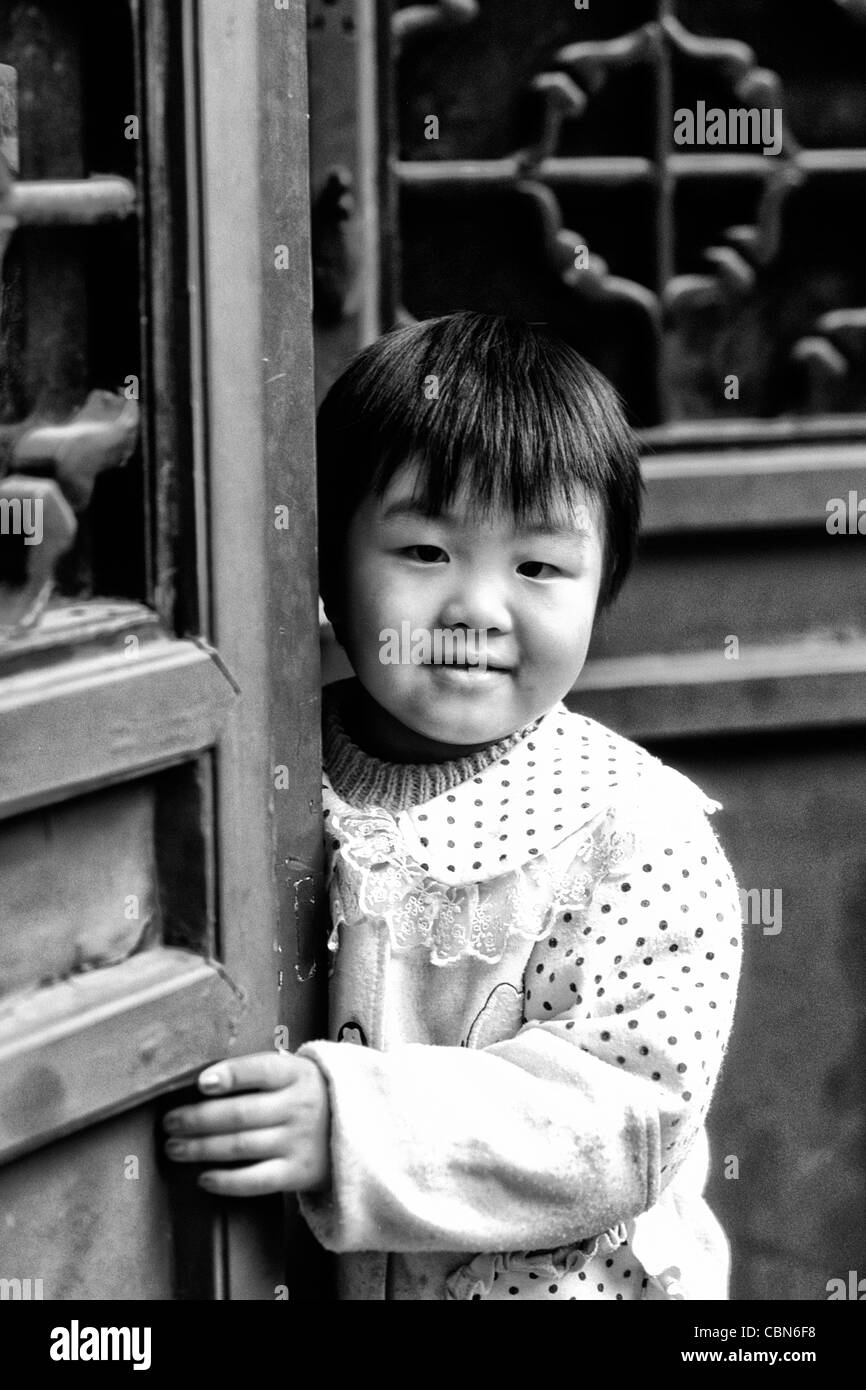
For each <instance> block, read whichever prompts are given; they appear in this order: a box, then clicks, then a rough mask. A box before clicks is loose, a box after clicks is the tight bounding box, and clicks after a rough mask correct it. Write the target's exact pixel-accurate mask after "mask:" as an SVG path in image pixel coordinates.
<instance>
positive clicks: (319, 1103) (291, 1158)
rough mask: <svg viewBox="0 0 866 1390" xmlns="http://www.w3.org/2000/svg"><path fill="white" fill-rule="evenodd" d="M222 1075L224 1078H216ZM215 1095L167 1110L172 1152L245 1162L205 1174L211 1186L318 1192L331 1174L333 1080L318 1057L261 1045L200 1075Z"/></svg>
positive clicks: (200, 1159)
mask: <svg viewBox="0 0 866 1390" xmlns="http://www.w3.org/2000/svg"><path fill="white" fill-rule="evenodd" d="M211 1078H214V1079H215V1080H216V1081H217V1084H214V1083H213V1082H212V1081H211ZM198 1084H199V1088H200V1089H201V1090H202V1091H204V1092H205V1094H206V1095H209V1096H217V1095H218V1096H229V1095H230V1094H231V1093H232V1092H238V1091H247V1092H252V1094H250V1095H235V1096H234V1097H233V1098H232V1099H226V1100H206V1101H202V1102H200V1103H199V1104H197V1105H184V1106H182V1107H181V1108H180V1109H179V1110H171V1111H169V1113H168V1114H167V1115H166V1116H165V1120H164V1124H165V1128H166V1130H167V1131H168V1132H169V1134H170V1135H171V1136H172V1138H171V1139H169V1140H168V1142H167V1144H166V1146H165V1151H166V1153H167V1154H168V1156H169V1158H173V1159H176V1160H177V1161H178V1162H179V1163H238V1162H243V1161H244V1160H247V1161H248V1164H249V1166H246V1167H243V1168H230V1169H219V1168H216V1169H209V1170H208V1171H206V1172H204V1173H202V1174H201V1176H200V1177H199V1184H200V1185H201V1186H202V1187H204V1188H206V1189H207V1191H208V1192H217V1193H219V1194H221V1195H222V1196H226V1197H259V1196H262V1195H263V1194H265V1193H268V1192H316V1191H320V1190H321V1189H322V1188H324V1187H327V1186H328V1183H329V1181H330V1155H329V1137H330V1134H329V1131H330V1120H331V1108H330V1103H329V1100H328V1086H327V1082H326V1081H325V1078H324V1076H323V1075H322V1073H321V1071H320V1070H319V1068H318V1067H317V1066H316V1064H315V1062H311V1061H310V1060H309V1059H308V1058H306V1057H293V1056H291V1055H290V1054H289V1053H285V1052H257V1053H254V1054H253V1055H252V1056H250V1057H233V1058H230V1059H229V1060H227V1061H224V1062H219V1063H217V1065H216V1066H213V1067H208V1068H207V1070H206V1071H204V1072H202V1074H201V1076H200V1077H199V1079H198Z"/></svg>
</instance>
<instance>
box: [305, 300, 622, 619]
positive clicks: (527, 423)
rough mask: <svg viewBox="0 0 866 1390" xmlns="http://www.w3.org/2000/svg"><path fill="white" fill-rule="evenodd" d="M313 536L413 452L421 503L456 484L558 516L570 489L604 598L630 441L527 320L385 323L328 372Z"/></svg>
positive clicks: (610, 584) (610, 393) (339, 526)
mask: <svg viewBox="0 0 866 1390" xmlns="http://www.w3.org/2000/svg"><path fill="white" fill-rule="evenodd" d="M318 453H319V505H320V547H321V548H322V555H323V564H324V565H327V564H329V563H334V562H335V550H336V549H337V548H339V544H340V543H341V539H339V533H340V532H341V531H344V530H345V527H346V526H347V525H348V522H349V520H350V519H351V516H352V515H353V513H354V511H355V510H356V509H357V507H358V505H359V503H360V502H361V500H362V499H363V497H364V496H366V495H368V494H369V493H371V492H372V493H374V494H376V495H377V496H380V497H381V496H382V495H383V494H384V492H385V491H386V489H387V488H388V486H389V484H390V482H391V481H392V479H393V478H394V476H395V474H397V473H398V472H399V470H400V469H401V468H403V467H404V466H405V465H407V464H410V463H412V464H415V465H416V466H417V468H418V476H417V481H416V486H415V489H414V497H415V500H416V501H417V503H418V504H419V506H421V507H422V508H423V509H424V510H425V511H426V512H428V513H429V514H430V515H431V516H435V515H438V514H440V513H442V512H444V511H447V510H448V509H449V508H450V507H451V506H452V505H453V503H454V501H455V499H456V497H457V495H458V493H460V492H461V490H462V489H466V491H467V494H468V496H469V497H470V498H471V500H472V505H473V507H474V508H475V509H477V511H478V512H479V513H482V514H484V513H494V512H504V513H506V514H510V515H511V517H512V518H513V519H514V522H515V523H516V524H517V525H519V526H526V525H544V526H546V527H552V526H555V525H556V524H558V523H561V522H562V520H563V519H564V517H570V516H571V515H573V512H574V508H575V505H576V504H578V503H579V502H581V501H583V500H586V501H593V500H595V501H597V502H598V503H599V504H600V508H601V511H602V513H603V516H604V521H605V527H604V529H605V533H606V545H605V550H606V578H605V581H603V590H604V592H603V595H602V598H603V601H604V599H606V598H607V597H608V596H609V594H612V593H613V592H614V591H615V589H616V587H618V584H619V582H621V578H622V577H623V576H624V572H625V568H627V566H628V562H629V560H630V558H631V552H632V550H633V546H634V540H635V535H636V530H637V517H638V510H639V501H640V481H639V470H638V466H637V446H636V440H635V437H634V435H633V432H632V431H631V429H630V428H629V426H628V424H627V423H626V420H625V417H624V413H623V409H622V404H621V402H620V400H619V397H618V396H617V393H616V391H615V390H614V388H613V387H612V386H611V385H610V383H609V382H608V381H607V380H606V378H605V377H603V376H602V375H601V373H600V372H597V371H596V370H595V368H593V367H592V366H590V364H589V363H588V362H585V361H584V359H583V358H582V357H580V356H579V354H578V353H576V352H575V351H574V350H573V349H572V348H571V347H569V346H568V345H567V344H566V343H564V342H562V341H561V340H559V339H557V338H554V337H552V336H550V335H548V334H546V333H544V332H542V331H539V330H538V329H537V328H535V327H534V326H532V325H530V324H526V323H522V322H520V321H518V320H512V319H507V318H502V317H498V316H493V315H488V314H475V313H459V314H452V315H448V316H447V317H444V318H437V319H429V320H425V321H422V322H420V323H417V324H412V325H410V326H409V327H405V328H399V329H396V330H394V331H392V332H391V333H388V334H386V335H385V336H384V337H382V338H380V339H379V340H378V341H377V342H375V343H373V344H371V345H370V347H368V348H365V349H364V350H363V351H362V352H361V353H360V354H359V355H358V356H357V357H356V358H355V359H354V361H353V362H352V363H351V364H350V365H349V367H348V368H347V370H346V371H345V372H344V373H343V375H342V376H341V377H340V378H339V379H338V381H336V382H335V383H334V385H333V386H332V388H331V390H330V391H329V392H328V395H327V396H326V397H325V400H324V401H323V403H322V406H321V408H320V411H319V423H318Z"/></svg>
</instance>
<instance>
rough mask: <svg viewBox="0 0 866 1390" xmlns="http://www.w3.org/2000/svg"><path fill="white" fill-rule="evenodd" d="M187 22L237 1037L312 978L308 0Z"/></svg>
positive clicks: (247, 1249) (302, 1028)
mask: <svg viewBox="0 0 866 1390" xmlns="http://www.w3.org/2000/svg"><path fill="white" fill-rule="evenodd" d="M197 25H198V44H197V48H198V54H199V64H200V83H201V146H202V148H201V166H202V171H203V173H202V180H203V183H202V203H203V207H202V212H203V228H204V237H203V242H204V245H203V256H204V278H203V311H204V333H203V348H204V354H205V361H206V366H207V387H208V389H207V399H206V417H207V424H206V431H205V433H206V440H207V445H206V448H207V458H208V484H209V498H210V540H211V548H210V553H211V556H212V561H211V576H212V625H213V637H214V641H215V643H216V645H217V646H218V648H219V651H220V653H221V656H222V658H223V659H224V660H225V662H226V664H227V666H228V668H229V669H230V670H231V672H232V674H233V676H234V678H235V679H236V680H237V683H238V685H239V686H240V692H241V693H240V699H239V701H238V708H237V711H236V714H235V717H234V719H233V721H232V723H231V726H230V728H229V730H228V732H227V736H226V738H225V739H224V741H223V744H222V747H221V751H220V757H219V763H218V768H217V788H218V790H217V820H218V826H219V833H218V884H219V922H220V928H219V931H220V945H221V953H222V958H223V960H224V962H225V965H226V968H227V969H228V971H229V974H230V975H231V976H232V978H233V979H234V980H235V981H236V982H237V983H238V984H240V985H241V986H242V987H243V988H244V989H245V990H246V991H247V993H248V1000H249V1002H248V1008H247V1012H246V1016H245V1020H244V1022H243V1024H242V1026H241V1030H240V1033H239V1036H238V1039H237V1051H238V1052H247V1051H261V1050H265V1049H270V1048H272V1047H273V1046H274V1041H275V1029H276V1028H277V1027H279V1026H284V1027H287V1028H288V1029H289V1045H290V1047H292V1048H295V1047H297V1046H298V1045H299V1043H300V1042H301V1041H302V1040H303V1039H304V1037H306V1036H309V1034H310V1032H311V1031H319V1026H318V1021H317V1014H316V1004H317V998H318V996H319V995H320V992H321V991H322V990H323V989H324V979H323V976H324V970H323V968H322V967H321V966H318V967H317V962H316V948H315V944H314V943H315V939H316V932H315V927H316V915H317V913H318V911H319V904H320V898H321V894H320V874H321V810H320V747H319V657H318V627H317V592H318V588H317V576H316V550H315V534H316V528H315V500H314V499H315V476H314V474H315V460H314V432H313V415H314V404H313V361H312V329H311V275H310V251H309V190H308V155H307V141H308V134H307V124H308V110H307V77H306V39H305V14H304V9H303V7H302V6H297V5H292V6H291V7H289V8H287V9H282V8H277V6H276V5H273V4H256V5H240V6H239V5H237V4H235V3H234V2H233V0H206V3H202V2H201V0H199V2H198V5H197ZM281 769H285V772H283V771H281ZM278 1205H279V1204H278V1201H276V1200H275V1202H274V1203H271V1202H270V1201H268V1202H255V1203H252V1202H248V1203H241V1202H238V1203H233V1204H227V1206H226V1210H227V1212H228V1215H227V1218H226V1222H227V1225H226V1230H227V1243H226V1251H225V1273H226V1288H225V1294H226V1296H227V1297H229V1298H232V1299H238V1298H240V1299H265V1298H270V1299H272V1298H274V1297H275V1288H276V1286H277V1285H279V1284H281V1283H284V1282H286V1274H285V1265H286V1260H285V1241H284V1237H283V1230H282V1222H281V1220H280V1215H279V1210H278ZM287 1205H288V1208H289V1210H290V1214H294V1213H296V1207H297V1204H296V1202H295V1201H294V1199H291V1200H290V1201H289V1202H288V1204H287ZM289 1226H290V1235H289V1243H290V1245H291V1244H292V1242H293V1241H302V1240H304V1239H305V1236H304V1231H303V1230H302V1228H301V1226H300V1221H299V1218H298V1217H297V1215H296V1214H295V1215H294V1216H293V1219H292V1220H290V1222H289ZM292 1296H293V1297H296V1296H310V1291H309V1289H306V1290H305V1289H303V1288H296V1289H293V1290H292Z"/></svg>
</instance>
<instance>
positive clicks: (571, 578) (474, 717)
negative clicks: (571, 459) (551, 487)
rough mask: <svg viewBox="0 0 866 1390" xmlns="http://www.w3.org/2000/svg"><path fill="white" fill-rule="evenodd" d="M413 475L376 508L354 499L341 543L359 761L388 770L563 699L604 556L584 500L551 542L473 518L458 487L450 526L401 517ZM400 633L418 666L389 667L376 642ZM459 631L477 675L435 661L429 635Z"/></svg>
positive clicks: (478, 741)
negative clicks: (364, 737)
mask: <svg viewBox="0 0 866 1390" xmlns="http://www.w3.org/2000/svg"><path fill="white" fill-rule="evenodd" d="M416 478H417V468H416V466H414V465H407V466H406V467H404V468H403V469H401V470H400V471H399V472H398V473H397V474H395V476H394V478H393V479H392V481H391V483H390V485H389V487H388V489H387V491H386V493H385V495H384V497H382V498H377V497H375V496H372V495H370V496H368V497H367V498H365V500H364V501H363V503H362V504H361V506H360V507H359V509H358V511H357V512H356V513H355V515H354V517H353V518H352V521H351V524H350V527H349V531H348V535H347V543H346V569H345V576H346V586H345V590H344V592H345V594H346V607H345V623H344V633H343V636H344V644H345V647H346V651H347V654H348V656H349V659H350V661H351V662H352V665H353V667H354V670H355V674H356V675H357V677H358V680H359V681H360V683H361V685H362V686H363V687H364V689H365V691H366V692H367V695H369V696H372V701H373V702H375V704H374V703H372V702H371V701H369V700H367V701H364V707H365V710H364V712H362V715H361V717H362V719H366V722H367V724H368V725H369V726H370V729H369V734H370V737H369V738H368V742H375V743H376V745H377V746H376V747H375V748H370V751H373V752H376V753H378V755H379V756H381V757H385V758H391V759H393V760H395V761H398V760H401V759H402V760H403V761H423V760H424V759H425V758H429V759H435V758H436V757H437V755H438V756H439V757H440V758H448V757H454V756H458V755H459V754H460V753H465V752H467V751H469V750H471V749H474V748H478V747H482V746H484V745H485V744H489V743H493V742H495V741H496V740H498V739H500V738H504V737H505V736H506V735H507V734H510V733H513V732H514V731H515V730H517V729H520V728H522V727H523V726H524V725H525V724H528V723H530V722H531V721H532V720H534V719H536V718H537V717H538V716H539V715H541V714H544V713H546V712H547V711H548V710H549V709H551V708H552V707H553V705H555V704H556V703H557V701H559V700H561V699H562V698H563V696H564V695H566V694H567V692H568V691H569V690H570V689H571V687H572V685H573V684H574V682H575V680H576V679H577V676H578V674H579V673H580V670H581V668H582V666H583V663H584V660H585V658H586V652H587V648H588V646H589V639H590V635H591V633H592V624H593V618H594V616H595V608H596V602H597V599H598V593H599V587H600V583H601V572H602V561H603V548H604V543H603V539H602V529H601V509H600V507H599V505H598V504H597V502H596V501H595V500H594V499H583V500H578V501H577V502H576V503H575V505H574V506H573V508H572V511H571V513H568V512H566V511H565V509H563V515H562V526H563V529H562V530H561V531H553V532H549V531H540V530H539V531H537V532H534V531H533V530H532V529H531V528H523V529H517V528H516V526H515V523H514V520H513V518H512V517H511V515H510V514H505V513H501V514H495V515H490V516H486V517H485V516H482V515H481V514H479V513H477V512H473V510H472V508H471V499H469V498H467V497H466V496H465V490H464V492H461V493H460V494H458V496H457V498H455V501H454V505H453V507H452V509H451V510H450V511H449V513H448V514H447V515H445V516H442V517H438V518H435V519H430V518H426V517H424V516H423V514H422V513H421V512H420V511H413V510H412V495H413V491H414V487H415V483H416ZM407 623H408V625H409V626H408V631H409V632H410V633H411V635H412V639H413V642H414V645H415V651H416V653H420V655H421V657H422V660H418V659H417V656H416V659H415V660H414V661H400V662H397V663H395V662H394V661H393V655H394V646H393V644H392V645H391V647H390V649H389V648H388V647H387V646H386V644H385V638H384V636H383V634H385V633H386V632H387V631H389V630H390V631H391V632H395V633H397V634H402V633H403V632H404V631H406V629H404V626H403V625H404V624H407ZM460 628H466V629H469V630H470V633H469V634H467V635H471V636H474V639H475V641H476V642H477V643H478V644H479V645H480V646H481V649H482V650H483V651H484V653H485V663H484V667H481V668H475V669H472V668H471V667H470V666H464V667H463V668H462V669H455V668H454V666H451V667H449V666H447V665H443V664H436V661H437V660H441V657H442V655H443V653H444V654H445V655H446V656H447V654H448V647H447V645H442V644H441V637H440V639H439V644H440V645H439V646H438V649H437V642H436V640H435V634H436V632H437V631H438V632H439V633H440V634H441V633H442V632H443V631H453V630H455V629H460ZM419 633H426V634H429V640H428V641H427V642H424V641H423V640H416V638H417V634H419ZM383 654H384V655H390V658H391V659H386V660H383V659H382V658H383ZM402 654H403V653H402V652H401V655H402ZM470 660H472V657H471V656H470Z"/></svg>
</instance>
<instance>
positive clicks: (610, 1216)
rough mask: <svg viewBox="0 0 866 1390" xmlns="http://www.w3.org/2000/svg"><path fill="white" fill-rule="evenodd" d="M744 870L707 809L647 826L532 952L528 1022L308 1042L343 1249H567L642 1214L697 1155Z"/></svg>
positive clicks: (326, 1238) (307, 1210) (717, 1058)
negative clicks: (733, 866) (321, 1082)
mask: <svg viewBox="0 0 866 1390" xmlns="http://www.w3.org/2000/svg"><path fill="white" fill-rule="evenodd" d="M740 934H741V928H740V910H739V901H738V896H737V890H736V884H735V882H734V879H733V875H732V873H731V870H730V868H729V866H728V864H727V861H726V860H725V857H724V855H723V854H722V851H721V849H720V848H719V845H718V842H717V841H716V839H715V836H714V835H713V832H712V830H711V829H710V826H709V823H708V822H707V820H706V817H705V816H704V815H703V814H702V813H701V814H700V815H698V816H697V817H693V818H692V820H691V823H690V825H689V827H688V829H687V830H686V831H685V832H683V831H682V829H680V831H678V832H673V831H672V830H671V829H670V828H669V827H668V828H667V829H665V828H664V827H662V826H656V827H655V828H653V827H652V826H649V827H645V828H644V829H643V830H642V831H641V833H640V835H639V836H638V839H637V841H635V842H634V843H633V847H632V852H631V853H630V854H628V855H627V856H626V857H625V859H624V861H623V862H621V863H620V864H619V866H618V868H617V869H616V870H615V871H612V872H609V873H608V874H607V875H606V876H605V877H604V879H603V880H602V881H601V883H600V884H599V885H598V886H597V889H596V891H595V892H594V894H593V897H592V900H591V903H590V905H589V907H587V908H585V909H584V910H583V911H571V912H569V911H563V912H562V913H560V915H559V916H558V918H557V919H556V921H555V924H554V926H553V929H552V931H551V933H550V936H549V937H548V938H547V939H546V940H544V941H542V942H540V943H539V944H538V945H537V946H536V947H535V949H534V951H533V953H532V956H531V959H530V962H529V965H528V966H527V969H526V972H525V976H524V982H525V1001H524V1015H525V1019H526V1021H525V1023H524V1025H523V1026H522V1027H521V1029H520V1031H519V1032H518V1033H517V1034H516V1036H514V1037H512V1038H510V1039H508V1040H507V1041H503V1042H498V1043H496V1044H494V1045H492V1046H489V1047H485V1048H481V1049H478V1050H473V1049H471V1048H464V1047H439V1046H428V1045H420V1044H418V1045H406V1046H402V1047H398V1048H396V1049H394V1050H390V1051H388V1052H380V1051H376V1050H374V1049H372V1048H366V1047H357V1046H347V1045H346V1044H344V1043H333V1042H320V1041H317V1042H311V1043H307V1044H305V1045H304V1046H302V1047H301V1048H300V1049H299V1055H301V1056H307V1057H310V1058H312V1059H313V1060H315V1061H316V1063H317V1064H318V1065H319V1067H320V1068H321V1069H322V1071H323V1073H324V1075H325V1077H326V1079H327V1082H328V1088H329V1094H330V1101H331V1116H332V1119H331V1160H332V1183H331V1187H330V1189H329V1190H328V1191H327V1192H325V1193H322V1194H316V1195H312V1194H306V1195H303V1196H301V1197H300V1199H299V1200H300V1206H301V1210H302V1212H303V1214H304V1216H305V1218H306V1220H307V1222H308V1224H309V1225H310V1227H311V1228H312V1230H313V1232H314V1234H315V1235H316V1237H317V1238H318V1240H319V1241H320V1242H321V1244H322V1245H324V1246H325V1247H326V1248H327V1249H330V1250H334V1251H350V1250H387V1251H394V1252H398V1251H402V1252H421V1251H466V1250H472V1251H478V1252H483V1251H503V1250H505V1251H507V1250H539V1249H551V1248H558V1247H560V1246H563V1245H569V1244H572V1243H576V1242H578V1241H581V1240H584V1239H588V1238H591V1237H593V1236H596V1235H598V1234H599V1233H600V1232H602V1231H604V1230H606V1229H608V1228H610V1227H611V1226H613V1225H615V1224H616V1223H617V1222H618V1221H625V1220H628V1219H629V1218H630V1217H632V1216H635V1215H637V1214H638V1213H640V1212H643V1211H646V1210H647V1209H648V1208H649V1207H651V1206H652V1205H653V1204H654V1203H655V1202H656V1201H657V1199H658V1197H659V1195H660V1193H661V1192H662V1190H663V1189H664V1187H665V1186H666V1185H667V1183H668V1182H669V1181H670V1180H671V1178H672V1177H673V1175H674V1173H675V1172H676V1171H677V1169H678V1168H679V1167H680V1165H681V1164H682V1163H683V1162H684V1160H685V1159H686V1158H687V1156H688V1154H689V1152H690V1151H691V1148H692V1145H693V1143H694V1140H695V1137H696V1135H697V1134H698V1133H699V1132H700V1130H701V1128H702V1124H703V1118H704V1115H705V1113H706V1110H707V1108H708V1106H709V1101H710V1097H711V1095H712V1091H713V1086H714V1083H715V1080H716V1078H717V1075H718V1072H719V1068H720V1066H721V1062H722V1058H723V1055H724V1051H725V1046H726V1043H727V1037H728V1033H729V1030H730V1024H731V1019H732V1014H733V1007H734V1000H735V994H736V984H737V976H738V972H739V961H740Z"/></svg>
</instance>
